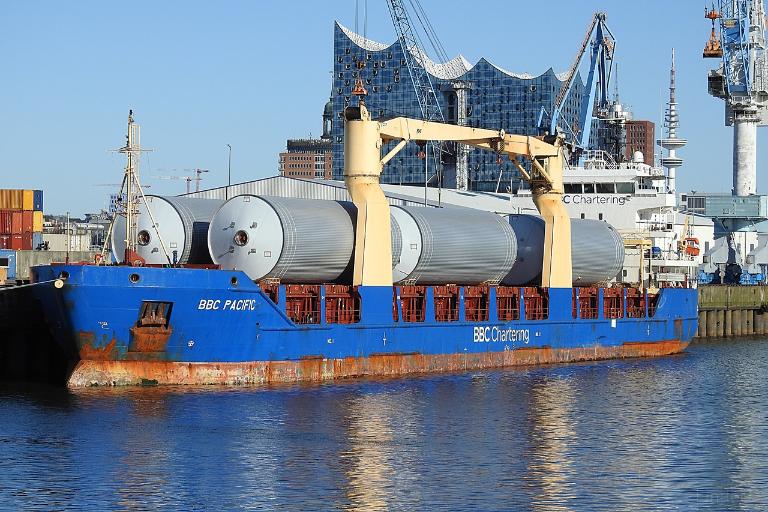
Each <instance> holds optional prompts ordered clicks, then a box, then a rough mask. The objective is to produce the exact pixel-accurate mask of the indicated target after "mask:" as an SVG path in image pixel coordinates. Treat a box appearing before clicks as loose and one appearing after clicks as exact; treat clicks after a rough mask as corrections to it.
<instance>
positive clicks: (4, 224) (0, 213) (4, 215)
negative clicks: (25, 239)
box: [0, 210, 13, 249]
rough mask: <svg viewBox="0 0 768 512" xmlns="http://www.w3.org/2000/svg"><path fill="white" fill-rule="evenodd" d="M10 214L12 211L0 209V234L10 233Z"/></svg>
mask: <svg viewBox="0 0 768 512" xmlns="http://www.w3.org/2000/svg"><path fill="white" fill-rule="evenodd" d="M12 215H13V212H10V211H8V210H0V235H10V234H11V233H12V231H11V229H12V228H11V216H12ZM0 249H5V247H0Z"/></svg>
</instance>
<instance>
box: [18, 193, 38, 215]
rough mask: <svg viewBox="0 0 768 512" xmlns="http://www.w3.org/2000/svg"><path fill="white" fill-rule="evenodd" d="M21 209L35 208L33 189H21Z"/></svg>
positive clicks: (29, 209)
mask: <svg viewBox="0 0 768 512" xmlns="http://www.w3.org/2000/svg"><path fill="white" fill-rule="evenodd" d="M21 209H22V210H27V211H32V210H34V209H35V191H34V190H22V191H21Z"/></svg>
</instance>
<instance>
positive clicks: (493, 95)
mask: <svg viewBox="0 0 768 512" xmlns="http://www.w3.org/2000/svg"><path fill="white" fill-rule="evenodd" d="M359 60H363V61H364V62H365V64H366V65H365V68H364V69H362V71H361V73H360V74H361V78H362V79H363V84H364V86H365V88H366V89H367V91H368V96H367V98H366V105H367V107H368V110H369V111H370V112H371V114H372V115H373V116H374V117H375V118H384V117H393V116H408V117H413V118H418V117H420V116H421V110H420V107H419V103H418V99H417V97H416V92H415V90H414V87H413V83H412V82H411V80H410V78H409V76H408V71H407V62H406V58H405V54H404V51H403V48H402V45H401V43H400V41H396V42H394V43H392V44H390V45H387V44H383V43H379V42H375V41H372V40H370V39H366V38H364V37H363V36H361V35H360V34H356V33H355V32H353V31H351V30H349V29H348V28H346V27H344V26H342V25H341V24H339V23H338V22H337V23H336V25H335V30H334V82H333V97H332V102H333V121H334V122H333V123H332V132H331V135H332V142H333V161H334V165H333V177H334V179H342V164H343V161H344V160H343V150H344V127H343V123H342V122H341V116H342V115H343V110H344V108H345V107H346V106H347V105H349V104H351V100H352V98H351V94H350V92H351V89H352V86H353V85H354V81H355V74H356V73H357V71H358V67H357V62H358V61H359ZM415 61H416V63H417V65H420V66H422V67H423V68H424V69H426V71H427V72H428V73H429V74H430V77H431V80H433V83H434V84H435V89H436V91H437V92H438V100H439V101H440V102H441V109H442V112H443V113H444V115H445V120H446V122H449V123H455V124H464V125H467V126H472V127H477V128H488V129H499V128H503V129H504V130H506V131H507V132H509V133H518V134H527V135H538V134H539V129H538V126H537V121H538V116H539V113H540V112H541V109H542V107H544V109H545V110H547V111H549V112H551V111H552V106H553V104H554V102H555V100H556V98H557V95H558V93H559V92H560V89H561V87H562V85H563V80H564V79H565V78H566V76H565V73H563V74H556V73H555V72H554V71H553V70H552V69H551V68H550V69H548V70H546V71H545V72H544V73H542V74H540V75H532V74H528V73H513V72H510V71H507V70H505V69H503V68H501V67H499V66H497V65H495V64H492V63H491V62H489V61H488V60H486V59H480V60H479V61H478V62H477V63H476V64H475V65H474V66H472V65H471V64H470V63H469V62H468V61H467V60H466V59H465V58H464V57H462V56H461V55H459V56H457V57H455V58H453V59H451V60H449V61H448V62H444V63H437V62H434V61H432V60H430V59H429V58H428V57H427V56H425V55H423V54H422V53H419V55H416V56H415ZM583 94H584V83H583V81H582V79H581V77H580V76H578V75H577V76H576V77H575V79H574V84H573V85H572V89H571V93H570V95H569V96H568V98H567V99H566V100H565V101H564V106H563V108H562V114H561V115H562V116H563V118H564V121H565V122H566V123H568V124H569V125H570V126H573V127H574V128H576V129H577V130H578V129H579V127H578V126H576V124H577V121H576V120H577V119H578V117H579V112H580V108H581V106H582V95H583ZM419 152H420V151H419V148H418V147H416V148H414V147H407V148H406V149H404V150H403V151H401V152H400V153H399V154H398V155H397V156H396V157H395V158H394V159H393V161H392V162H391V163H390V165H389V166H387V167H386V168H385V170H384V173H383V174H382V182H383V183H397V184H408V185H423V184H424V181H425V175H426V176H428V180H429V185H430V186H437V185H438V182H439V181H440V180H442V183H441V184H442V185H443V186H445V187H451V186H454V185H455V182H456V175H455V168H456V156H455V153H456V152H455V151H453V154H452V155H448V156H447V157H446V155H444V158H443V163H444V166H443V175H442V176H438V175H437V173H436V170H435V169H434V168H433V166H434V162H433V161H432V159H426V161H425V160H423V159H420V158H419ZM466 158H467V170H468V173H467V174H468V182H469V183H468V184H469V188H470V190H484V191H507V190H509V189H516V187H518V186H519V185H520V182H519V180H518V179H517V171H516V170H515V168H514V166H513V164H512V163H511V162H509V161H503V162H502V163H498V162H497V158H495V156H494V155H493V154H489V153H488V152H482V151H479V150H468V154H467V156H466ZM425 165H426V166H427V169H426V172H425ZM436 176H438V177H437V178H436Z"/></svg>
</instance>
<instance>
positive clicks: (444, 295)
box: [432, 284, 459, 322]
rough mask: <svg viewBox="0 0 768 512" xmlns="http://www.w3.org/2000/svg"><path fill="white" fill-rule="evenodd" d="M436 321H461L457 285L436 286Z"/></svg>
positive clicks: (434, 292)
mask: <svg viewBox="0 0 768 512" xmlns="http://www.w3.org/2000/svg"><path fill="white" fill-rule="evenodd" d="M432 291H433V295H434V302H435V321H437V322H456V321H458V319H459V287H458V286H456V285H455V284H449V285H445V286H434V287H433V288H432Z"/></svg>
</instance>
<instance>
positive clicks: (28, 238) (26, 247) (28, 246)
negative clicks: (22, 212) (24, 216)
mask: <svg viewBox="0 0 768 512" xmlns="http://www.w3.org/2000/svg"><path fill="white" fill-rule="evenodd" d="M32 249H34V247H32V232H31V231H25V232H24V233H22V235H21V250H22V251H31V250H32Z"/></svg>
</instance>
